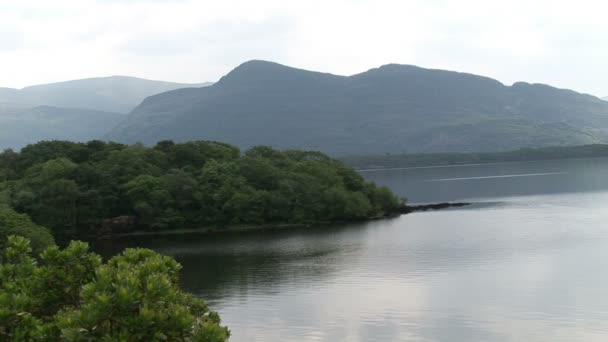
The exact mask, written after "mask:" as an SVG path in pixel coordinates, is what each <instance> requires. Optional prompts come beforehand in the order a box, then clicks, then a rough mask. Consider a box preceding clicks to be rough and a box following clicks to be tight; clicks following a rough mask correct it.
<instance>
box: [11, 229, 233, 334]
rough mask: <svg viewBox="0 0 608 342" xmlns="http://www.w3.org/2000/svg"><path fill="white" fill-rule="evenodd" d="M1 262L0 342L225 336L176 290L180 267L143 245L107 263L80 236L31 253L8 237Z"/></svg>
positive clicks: (199, 305)
mask: <svg viewBox="0 0 608 342" xmlns="http://www.w3.org/2000/svg"><path fill="white" fill-rule="evenodd" d="M6 245H7V246H6V248H5V250H4V258H3V262H2V264H0V340H2V341H98V340H99V341H201V342H202V341H208V342H222V341H227V340H228V338H229V336H230V332H229V330H228V329H227V328H225V327H222V326H220V317H219V315H218V314H217V313H214V312H211V311H209V308H208V307H207V305H206V304H205V303H204V302H203V301H202V300H200V299H198V298H196V297H194V296H192V295H191V294H188V293H185V292H183V291H181V290H180V289H179V286H178V281H179V271H180V269H181V266H180V265H179V264H178V263H177V262H176V261H175V260H174V259H172V258H170V257H166V256H162V255H159V254H157V253H155V252H153V251H151V250H147V249H127V250H125V251H124V253H123V254H121V255H119V256H116V257H113V258H112V259H110V260H109V261H108V262H107V263H106V264H102V263H101V258H100V257H99V256H97V255H95V254H93V253H90V252H89V251H88V246H87V245H86V244H85V243H82V242H72V243H71V244H70V245H69V246H68V247H67V248H66V249H65V250H60V249H58V248H57V247H51V248H49V249H47V250H46V251H44V252H43V253H42V254H41V256H40V265H38V264H37V262H36V260H35V259H34V258H33V257H32V256H31V252H32V249H31V247H30V245H29V241H28V240H27V239H25V238H23V237H18V236H9V237H8V240H7V244H6Z"/></svg>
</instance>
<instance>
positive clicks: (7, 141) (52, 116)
mask: <svg viewBox="0 0 608 342" xmlns="http://www.w3.org/2000/svg"><path fill="white" fill-rule="evenodd" d="M124 116H125V115H124V114H118V113H109V112H100V111H92V110H86V109H72V108H57V107H49V106H39V107H35V108H26V109H23V108H19V107H10V108H9V107H8V106H4V107H2V106H0V150H2V149H6V148H13V149H19V148H21V147H23V146H25V145H27V144H29V143H35V142H38V141H41V140H71V141H87V140H91V139H99V138H100V137H101V136H102V135H103V134H104V133H106V132H107V131H108V130H110V129H111V128H112V127H114V126H115V125H116V124H117V123H118V122H120V121H121V120H122V119H124Z"/></svg>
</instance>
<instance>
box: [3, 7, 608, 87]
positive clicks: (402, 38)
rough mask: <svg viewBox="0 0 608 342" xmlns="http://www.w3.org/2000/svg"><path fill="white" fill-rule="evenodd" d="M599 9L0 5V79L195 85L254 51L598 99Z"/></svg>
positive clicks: (339, 69)
mask: <svg viewBox="0 0 608 342" xmlns="http://www.w3.org/2000/svg"><path fill="white" fill-rule="evenodd" d="M604 7H605V5H603V4H602V3H601V2H597V1H592V0H580V1H579V2H577V3H576V5H572V3H571V2H567V1H561V0H556V1H549V0H539V1H534V2H531V1H524V0H513V1H509V2H497V1H482V0H461V1H448V0H434V1H429V0H399V1H397V0H384V1H372V0H357V1H354V0H332V1H319V0H309V1H278V0H258V1H255V2H253V1H244V0H233V1H206V0H200V1H195V0H180V1H169V0H122V1H121V0H97V1H95V0H55V1H53V2H48V3H46V2H42V3H41V2H40V1H34V0H22V1H19V2H0V23H2V24H0V51H2V54H0V75H2V76H1V78H0V85H4V86H24V85H29V84H33V83H41V82H49V81H54V80H62V79H68V78H78V77H89V76H96V75H107V74H119V73H120V74H132V75H135V76H140V77H148V78H154V79H159V78H160V79H167V80H174V81H184V82H199V81H206V80H217V79H218V78H220V77H221V76H222V75H223V74H225V73H226V72H228V71H229V70H230V69H231V68H233V67H234V66H236V65H237V64H239V63H241V62H244V61H246V60H249V59H254V58H257V59H269V60H274V61H277V62H280V63H283V64H288V65H293V66H297V67H303V68H308V69H312V70H319V71H325V72H332V73H336V74H354V73H358V72H361V71H365V70H367V69H370V68H373V67H377V66H379V65H380V64H385V63H403V64H417V65H420V66H425V67H435V68H445V69H452V70H458V71H466V72H472V73H478V74H482V75H486V76H490V77H494V78H497V79H499V80H501V81H503V82H505V83H513V82H515V81H519V80H524V81H532V82H543V83H550V84H553V85H556V86H560V87H568V88H574V89H576V90H580V91H585V92H590V93H594V94H597V95H606V94H608V86H607V85H605V82H604V80H605V79H606V76H608V67H607V66H605V62H604V61H605V60H606V57H608V46H607V45H606V44H605V43H604V42H605V37H606V36H608V26H607V25H605V19H604V14H605V13H606V8H604ZM7 28H10V30H8V29H7Z"/></svg>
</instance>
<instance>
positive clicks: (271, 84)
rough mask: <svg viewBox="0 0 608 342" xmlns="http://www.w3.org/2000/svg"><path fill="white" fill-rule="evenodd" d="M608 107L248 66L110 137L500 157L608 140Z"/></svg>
mask: <svg viewBox="0 0 608 342" xmlns="http://www.w3.org/2000/svg"><path fill="white" fill-rule="evenodd" d="M607 132H608V103H606V102H605V101H602V100H600V99H598V98H597V97H593V96H590V95H584V94H579V93H576V92H574V91H570V90H562V89H556V88H553V87H550V86H547V85H540V84H528V83H523V82H522V83H516V84H514V85H513V86H505V85H503V84H501V83H500V82H498V81H496V80H493V79H490V78H486V77H481V76H476V75H471V74H464V73H457V72H451V71H443V70H429V69H423V68H419V67H415V66H409V65H396V64H390V65H385V66H382V67H380V68H377V69H372V70H369V71H367V72H364V73H361V74H357V75H354V76H350V77H344V76H336V75H331V74H324V73H318V72H311V71H306V70H300V69H295V68H290V67H287V66H283V65H280V64H276V63H271V62H264V61H250V62H247V63H244V64H242V65H240V66H239V67H237V68H236V69H234V70H233V71H232V72H230V73H229V74H228V75H226V76H224V77H223V78H222V79H221V80H220V81H219V82H217V83H216V84H214V85H212V86H210V87H206V88H199V89H179V90H174V91H170V92H166V93H163V94H158V95H155V96H151V97H149V98H147V99H146V100H144V102H143V103H142V104H141V105H139V106H138V107H137V108H135V109H134V110H133V112H131V113H130V114H129V116H128V117H127V119H126V120H124V121H123V122H122V123H121V124H120V125H118V126H117V127H116V128H115V129H114V130H112V131H111V132H110V133H109V134H108V135H106V138H107V139H112V140H118V141H120V142H127V143H133V142H143V143H146V144H153V143H155V142H157V141H159V140H163V139H173V140H176V141H186V140H197V139H206V140H218V141H224V142H227V143H231V144H236V145H238V146H240V147H242V148H247V147H250V146H253V145H271V146H274V147H279V148H298V149H312V150H321V151H324V152H328V153H331V154H334V155H353V154H359V155H361V154H379V153H403V152H450V151H460V152H463V151H471V152H477V151H499V150H511V149H517V148H521V147H541V146H563V145H583V144H592V143H599V142H607V141H608V133H607Z"/></svg>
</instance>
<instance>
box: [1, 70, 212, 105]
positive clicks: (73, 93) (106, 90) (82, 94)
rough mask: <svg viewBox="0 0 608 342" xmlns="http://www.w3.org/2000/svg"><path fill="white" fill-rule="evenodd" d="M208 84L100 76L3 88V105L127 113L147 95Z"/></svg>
mask: <svg viewBox="0 0 608 342" xmlns="http://www.w3.org/2000/svg"><path fill="white" fill-rule="evenodd" d="M209 84H210V83H201V84H184V83H172V82H163V81H151V80H145V79H141V78H135V77H128V76H111V77H98V78H87V79H81V80H74V81H66V82H59V83H51V84H44V85H36V86H31V87H26V88H23V89H21V90H18V89H10V88H0V103H10V104H21V105H29V106H37V105H48V106H56V107H66V108H86V109H92V110H98V111H108V112H119V113H128V112H129V111H131V110H132V109H133V108H135V106H137V105H138V104H139V103H141V101H142V100H143V99H144V98H146V97H148V96H151V95H154V94H158V93H163V92H166V91H169V90H174V89H179V88H190V87H203V86H207V85H209Z"/></svg>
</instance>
